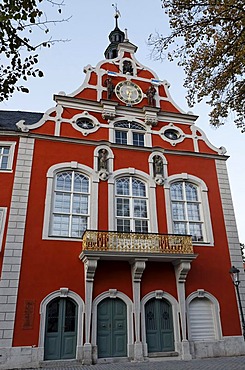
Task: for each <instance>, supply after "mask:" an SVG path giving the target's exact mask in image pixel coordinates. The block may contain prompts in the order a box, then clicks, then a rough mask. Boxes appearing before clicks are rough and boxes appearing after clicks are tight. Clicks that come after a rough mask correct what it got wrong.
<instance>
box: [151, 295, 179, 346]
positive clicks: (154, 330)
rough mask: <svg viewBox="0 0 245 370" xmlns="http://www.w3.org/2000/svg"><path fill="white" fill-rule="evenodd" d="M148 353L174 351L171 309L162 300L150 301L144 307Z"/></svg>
mask: <svg viewBox="0 0 245 370" xmlns="http://www.w3.org/2000/svg"><path fill="white" fill-rule="evenodd" d="M145 321H146V342H147V345H148V352H149V353H151V352H169V351H173V350H174V333H173V318H172V307H171V305H170V304H169V303H168V302H167V301H165V300H164V299H161V300H160V299H155V298H153V299H150V300H149V301H148V302H147V303H146V305H145Z"/></svg>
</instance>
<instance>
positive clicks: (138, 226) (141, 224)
mask: <svg viewBox="0 0 245 370" xmlns="http://www.w3.org/2000/svg"><path fill="white" fill-rule="evenodd" d="M135 232H136V233H147V232H148V222H147V221H145V220H135Z"/></svg>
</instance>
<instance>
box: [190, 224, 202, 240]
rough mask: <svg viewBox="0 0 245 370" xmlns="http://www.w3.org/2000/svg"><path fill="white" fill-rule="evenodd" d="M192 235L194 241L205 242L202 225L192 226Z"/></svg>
mask: <svg viewBox="0 0 245 370" xmlns="http://www.w3.org/2000/svg"><path fill="white" fill-rule="evenodd" d="M190 234H191V235H192V240H194V241H199V242H200V241H203V235H202V225H201V224H190Z"/></svg>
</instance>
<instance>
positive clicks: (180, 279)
mask: <svg viewBox="0 0 245 370" xmlns="http://www.w3.org/2000/svg"><path fill="white" fill-rule="evenodd" d="M173 265H174V268H175V277H176V284H177V292H178V301H179V305H180V323H181V332H182V358H183V360H190V359H191V358H192V356H191V354H190V346H189V341H188V340H187V336H186V305H185V282H186V277H187V275H188V272H189V270H190V268H191V263H190V261H185V260H177V261H175V262H173Z"/></svg>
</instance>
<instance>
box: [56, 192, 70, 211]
mask: <svg viewBox="0 0 245 370" xmlns="http://www.w3.org/2000/svg"><path fill="white" fill-rule="evenodd" d="M70 205H71V195H70V194H67V193H56V194H55V203H54V211H55V212H62V213H70Z"/></svg>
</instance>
